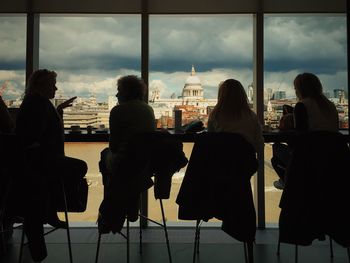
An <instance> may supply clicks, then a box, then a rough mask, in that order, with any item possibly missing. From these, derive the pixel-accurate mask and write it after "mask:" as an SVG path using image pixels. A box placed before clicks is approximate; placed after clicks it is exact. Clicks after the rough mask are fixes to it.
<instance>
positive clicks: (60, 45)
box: [40, 15, 141, 128]
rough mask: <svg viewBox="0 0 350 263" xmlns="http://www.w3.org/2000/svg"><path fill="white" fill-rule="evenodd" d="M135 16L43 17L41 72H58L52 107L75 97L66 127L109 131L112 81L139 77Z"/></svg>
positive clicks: (138, 32)
mask: <svg viewBox="0 0 350 263" xmlns="http://www.w3.org/2000/svg"><path fill="white" fill-rule="evenodd" d="M140 66H141V20H140V15H104V16H102V15H101V16H97V15H95V16H83V15H81V16H78V15H74V16H71V15H66V16H58V15H45V16H42V17H41V19H40V68H48V69H51V70H54V71H56V72H57V74H58V77H57V87H58V91H57V92H56V98H55V100H54V103H55V104H59V103H60V102H62V100H65V99H68V98H70V97H73V96H77V97H78V98H77V99H76V101H75V103H74V104H73V107H70V108H67V109H66V110H65V112H64V123H65V128H70V127H71V126H73V125H79V126H80V127H81V128H86V127H87V126H88V125H91V126H93V127H94V128H108V126H109V123H108V120H109V112H110V110H111V108H112V107H113V106H115V104H116V101H117V100H116V97H115V94H116V91H117V90H116V82H117V79H118V78H119V77H121V76H123V75H131V74H132V75H138V76H140V72H141V70H140Z"/></svg>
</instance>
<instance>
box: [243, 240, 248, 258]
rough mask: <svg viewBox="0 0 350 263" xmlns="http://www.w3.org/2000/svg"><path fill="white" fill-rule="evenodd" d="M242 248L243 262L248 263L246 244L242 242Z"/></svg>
mask: <svg viewBox="0 0 350 263" xmlns="http://www.w3.org/2000/svg"><path fill="white" fill-rule="evenodd" d="M243 248H244V262H245V263H248V253H247V243H246V242H243Z"/></svg>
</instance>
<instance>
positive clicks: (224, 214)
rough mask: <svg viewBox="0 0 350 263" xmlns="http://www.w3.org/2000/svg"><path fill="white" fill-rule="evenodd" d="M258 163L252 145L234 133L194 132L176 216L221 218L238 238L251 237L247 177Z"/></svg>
mask: <svg viewBox="0 0 350 263" xmlns="http://www.w3.org/2000/svg"><path fill="white" fill-rule="evenodd" d="M257 167H258V163H257V159H256V153H255V150H254V147H253V146H252V145H251V144H250V143H248V142H247V141H246V140H245V139H244V138H243V137H242V136H240V135H238V134H235V133H203V134H200V135H197V137H196V140H195V145H194V148H193V151H192V155H191V158H190V161H189V164H188V167H187V170H186V174H185V177H184V179H183V182H182V185H181V188H180V191H179V194H178V196H177V199H176V203H177V204H178V205H179V219H183V220H197V219H201V220H205V221H206V220H209V219H210V218H213V217H216V218H217V219H219V220H222V221H223V225H222V229H223V230H224V231H225V232H227V233H228V234H229V235H231V236H233V237H234V238H236V239H238V240H240V241H252V240H254V238H255V229H256V223H255V209H254V203H253V195H252V191H251V186H250V178H251V176H252V175H253V174H254V173H255V172H256V170H257Z"/></svg>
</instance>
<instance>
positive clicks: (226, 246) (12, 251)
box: [0, 228, 350, 263]
mask: <svg viewBox="0 0 350 263" xmlns="http://www.w3.org/2000/svg"><path fill="white" fill-rule="evenodd" d="M163 233H164V232H163V231H162V230H161V229H157V228H150V229H147V230H144V231H143V242H144V243H143V254H142V255H140V253H139V245H138V229H137V228H133V229H132V230H131V247H130V252H131V253H130V263H156V262H162V263H163V262H164V263H167V262H169V260H168V255H167V250H166V245H165V242H164V235H163ZM71 235H72V249H73V258H74V262H75V263H80V262H81V263H89V262H94V260H95V253H96V242H97V230H96V228H72V229H71ZM169 238H170V242H171V252H172V259H173V263H185V262H192V253H193V238H194V230H193V229H192V228H181V229H179V228H178V229H174V228H172V229H170V230H169ZM277 240H278V231H277V230H276V229H267V230H258V231H257V235H256V244H255V245H254V259H255V262H256V263H263V262H264V263H265V262H266V263H270V262H271V263H289V262H290V263H292V262H295V260H294V246H292V245H287V244H282V246H281V255H280V256H279V257H278V256H277V255H276V248H277V245H276V244H277ZM19 241H20V231H16V232H15V233H14V236H13V238H12V241H11V243H9V244H8V246H7V253H6V254H5V255H3V256H1V257H0V262H1V263H12V262H18V252H19ZM46 243H47V247H48V254H49V255H48V257H47V259H46V260H45V261H44V262H50V263H62V262H69V257H68V247H67V244H66V232H65V231H64V230H59V231H56V232H54V233H52V234H50V235H48V236H47V237H46ZM23 256H24V257H23V260H22V262H23V263H26V262H32V261H31V259H30V256H29V252H28V250H27V248H26V249H25V250H24V255H23ZM99 262H100V263H109V262H111V263H112V262H113V263H115V262H122V263H123V262H126V245H125V240H124V239H123V238H122V237H121V236H120V235H112V234H110V235H103V236H102V244H101V250H100V256H99ZM229 262H230V263H231V262H244V254H243V245H242V243H240V242H238V241H236V240H234V239H232V238H231V237H229V236H227V235H226V234H225V233H223V232H222V231H221V230H220V229H217V228H210V229H202V231H201V245H200V253H199V256H198V260H197V263H229ZM298 262H299V263H303V262H305V263H312V262H315V263H343V262H344V263H348V262H350V260H349V258H348V255H347V251H346V249H344V248H342V247H339V246H338V245H337V244H334V258H333V259H331V258H330V250H329V242H328V241H324V242H318V241H315V242H314V244H313V245H312V246H309V247H299V261H298Z"/></svg>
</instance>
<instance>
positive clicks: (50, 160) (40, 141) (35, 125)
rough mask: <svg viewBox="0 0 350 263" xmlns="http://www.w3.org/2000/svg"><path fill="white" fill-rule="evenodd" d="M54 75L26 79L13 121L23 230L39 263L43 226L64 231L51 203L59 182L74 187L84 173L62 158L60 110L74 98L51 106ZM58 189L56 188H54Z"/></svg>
mask: <svg viewBox="0 0 350 263" xmlns="http://www.w3.org/2000/svg"><path fill="white" fill-rule="evenodd" d="M56 77H57V74H56V72H54V71H50V70H47V69H39V70H36V71H35V72H33V74H32V75H31V76H30V78H29V81H28V85H27V87H26V90H25V96H24V99H23V102H22V104H21V106H20V110H19V113H18V117H17V122H16V135H17V136H18V139H19V143H20V148H21V149H22V151H23V154H24V160H25V167H26V174H25V177H24V176H23V180H25V181H26V183H27V185H25V190H24V193H23V195H24V197H25V200H23V202H26V206H25V211H24V224H25V228H24V229H25V231H26V234H27V237H28V241H29V248H30V250H31V254H32V257H33V260H35V261H41V260H43V259H44V258H45V257H46V255H47V252H46V247H45V241H44V237H43V223H49V224H50V225H52V226H54V227H58V228H66V227H67V225H66V222H63V221H60V220H59V218H58V216H57V212H56V207H55V205H54V203H53V200H56V199H57V197H56V196H55V193H61V192H59V191H57V189H61V188H60V187H61V186H60V182H61V181H62V180H63V182H64V184H65V187H66V188H69V186H70V185H76V184H78V182H79V181H80V180H82V178H83V177H84V176H85V174H86V172H87V165H86V163H85V162H84V161H83V160H79V159H76V158H71V157H67V156H65V153H64V126H63V119H62V116H63V110H64V109H65V108H67V107H70V106H72V103H73V101H74V100H75V99H76V97H73V98H70V99H68V100H66V101H65V102H63V103H62V104H60V105H58V106H57V108H55V107H54V105H53V104H52V103H51V101H50V100H51V99H53V98H54V97H55V93H56V90H57V87H56ZM58 187H59V188H58Z"/></svg>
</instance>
